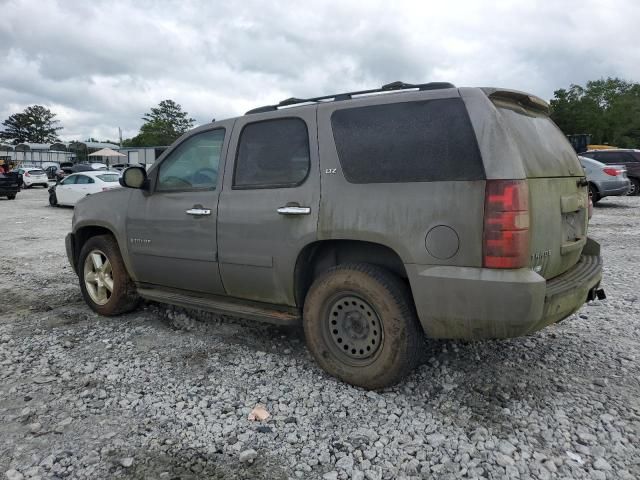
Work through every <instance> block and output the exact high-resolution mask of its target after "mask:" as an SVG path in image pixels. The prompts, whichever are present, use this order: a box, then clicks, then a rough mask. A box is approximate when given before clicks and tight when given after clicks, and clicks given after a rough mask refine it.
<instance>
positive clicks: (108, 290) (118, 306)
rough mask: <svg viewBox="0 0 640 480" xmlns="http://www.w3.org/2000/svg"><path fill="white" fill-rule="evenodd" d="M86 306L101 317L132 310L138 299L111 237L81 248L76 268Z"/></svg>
mask: <svg viewBox="0 0 640 480" xmlns="http://www.w3.org/2000/svg"><path fill="white" fill-rule="evenodd" d="M76 269H77V272H78V278H79V279H80V290H81V291H82V296H83V297H84V300H85V302H87V305H89V307H91V309H92V310H93V311H94V312H96V313H99V314H100V315H104V316H107V317H109V316H113V315H119V314H121V313H126V312H130V311H132V310H134V309H135V308H136V307H137V306H138V302H139V297H138V294H137V293H136V289H135V286H134V284H133V281H132V280H131V278H130V277H129V274H128V273H127V270H126V268H125V266H124V262H123V261H122V256H121V255H120V249H119V248H118V244H117V242H116V241H115V239H114V238H113V236H111V235H98V236H95V237H91V238H90V239H89V240H87V242H86V243H85V244H84V245H83V247H82V249H81V250H80V257H79V258H78V265H77V267H76Z"/></svg>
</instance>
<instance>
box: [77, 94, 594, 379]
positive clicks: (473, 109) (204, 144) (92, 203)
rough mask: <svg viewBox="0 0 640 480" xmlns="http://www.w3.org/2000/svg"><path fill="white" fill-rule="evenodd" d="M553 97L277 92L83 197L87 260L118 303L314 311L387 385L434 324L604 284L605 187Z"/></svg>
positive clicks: (330, 362) (466, 328)
mask: <svg viewBox="0 0 640 480" xmlns="http://www.w3.org/2000/svg"><path fill="white" fill-rule="evenodd" d="M548 113H549V112H548V105H547V104H546V103H545V102H544V101H542V100H541V99H539V98H537V97H535V96H532V95H529V94H526V93H521V92H516V91H512V90H503V89H496V88H455V87H454V86H453V85H451V84H448V83H428V84H421V85H410V84H404V83H400V82H395V83H393V84H389V85H385V86H384V87H382V88H380V89H375V90H367V91H360V92H351V93H343V94H337V95H330V96H324V97H318V98H307V99H288V100H285V101H283V102H281V103H280V104H278V105H270V106H266V107H261V108H257V109H254V110H251V111H249V112H247V113H246V114H245V115H243V116H241V117H238V118H232V119H228V120H222V121H217V122H213V123H211V124H208V125H204V126H201V127H199V128H197V129H195V130H193V131H191V132H189V133H187V134H185V135H184V136H183V137H181V138H180V139H179V140H178V141H176V142H175V143H174V144H173V145H172V146H171V147H170V148H169V149H168V150H167V151H166V152H165V153H164V154H163V155H162V156H161V157H160V158H159V159H158V160H157V162H156V163H155V164H154V165H153V166H152V167H151V168H150V169H149V171H148V172H147V171H145V170H144V169H143V168H139V167H130V168H128V169H127V170H125V172H124V174H123V176H122V179H121V183H122V184H123V186H125V187H129V188H124V189H119V190H112V191H109V192H104V193H100V194H97V195H92V196H90V197H87V198H85V199H84V200H82V201H81V202H80V203H78V205H77V206H76V208H75V213H74V218H73V226H72V232H71V233H69V235H68V236H67V238H66V247H67V253H68V256H69V261H70V262H71V265H72V266H73V268H74V270H75V271H76V272H77V274H78V277H79V279H80V288H81V289H82V294H83V296H84V298H85V300H86V302H87V304H88V305H89V306H90V307H91V308H92V309H93V310H95V311H96V312H98V313H99V314H102V315H117V314H120V313H123V312H127V311H130V310H132V309H134V308H136V306H137V305H138V301H139V299H140V298H144V299H147V300H152V301H156V302H162V303H167V304H173V305H180V306H184V307H189V308H195V309H203V310H208V311H214V312H220V313H224V314H229V315H235V316H239V317H244V318H251V319H256V320H261V321H267V322H273V323H276V324H287V325H288V324H296V323H298V322H302V324H303V326H304V331H305V336H306V340H307V344H308V348H309V350H310V351H311V353H312V354H313V356H314V357H315V359H316V361H317V362H318V364H319V365H320V366H321V367H322V368H323V369H325V370H326V371H327V372H329V373H330V374H332V375H335V376H336V377H338V378H340V379H342V380H344V381H346V382H348V383H351V384H354V385H359V386H362V387H365V388H370V389H376V388H382V387H385V386H388V385H390V384H393V383H394V382H397V381H398V380H399V379H400V378H402V377H403V376H404V375H406V374H407V373H409V372H410V371H411V370H412V368H413V367H414V366H415V365H416V364H417V362H418V360H419V358H420V357H421V353H422V350H423V349H424V348H425V345H426V344H425V342H423V337H424V335H426V336H427V337H431V338H459V339H469V340H476V339H486V338H507V337H515V336H519V335H526V334H529V333H531V332H535V331H536V330H539V329H541V328H543V327H545V326H547V325H550V324H552V323H555V322H558V321H560V320H562V319H564V318H565V317H567V316H568V315H570V314H572V313H573V312H575V311H576V310H577V309H578V308H580V306H581V305H582V304H583V303H584V302H586V301H587V300H589V299H592V298H594V296H597V295H603V294H604V292H602V290H601V289H600V288H599V284H600V280H601V275H602V273H601V272H602V261H601V258H600V248H599V245H598V244H597V243H596V242H595V241H593V240H591V239H589V238H588V237H587V222H588V218H587V211H588V189H587V185H588V184H587V181H586V179H585V177H584V172H583V170H582V168H581V166H580V163H579V162H578V158H577V156H576V154H575V153H574V151H573V149H572V148H571V145H570V144H569V143H568V142H567V140H566V138H565V136H564V135H563V134H562V133H561V132H560V130H559V129H558V128H557V127H556V125H555V124H554V123H553V122H552V121H551V120H550V119H549V116H548Z"/></svg>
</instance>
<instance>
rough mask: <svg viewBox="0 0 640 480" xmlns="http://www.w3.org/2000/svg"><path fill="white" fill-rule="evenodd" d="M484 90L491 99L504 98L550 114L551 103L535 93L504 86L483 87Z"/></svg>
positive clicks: (524, 106)
mask: <svg viewBox="0 0 640 480" xmlns="http://www.w3.org/2000/svg"><path fill="white" fill-rule="evenodd" d="M482 91H483V92H484V93H486V95H487V96H488V97H489V98H490V99H491V100H503V101H505V102H511V103H517V104H518V105H520V106H522V107H523V108H527V109H529V110H536V111H538V112H542V113H545V114H547V115H549V112H550V109H549V104H548V103H547V102H545V101H544V100H542V99H541V98H540V97H536V96H535V95H529V94H528V93H524V92H519V91H518V90H505V89H502V88H482Z"/></svg>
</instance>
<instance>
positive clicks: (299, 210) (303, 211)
mask: <svg viewBox="0 0 640 480" xmlns="http://www.w3.org/2000/svg"><path fill="white" fill-rule="evenodd" d="M278 213H279V214H280V215H309V214H310V213H311V207H296V206H286V207H280V208H279V209H278Z"/></svg>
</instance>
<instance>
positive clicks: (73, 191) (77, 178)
mask: <svg viewBox="0 0 640 480" xmlns="http://www.w3.org/2000/svg"><path fill="white" fill-rule="evenodd" d="M119 178H120V176H119V175H118V173H117V172H103V171H87V172H82V173H72V174H71V175H69V176H67V177H66V178H64V179H63V180H62V181H61V182H60V183H58V184H56V185H53V186H52V187H51V188H49V204H50V205H51V206H52V207H55V206H57V205H68V206H71V205H75V204H76V203H77V202H78V201H79V200H81V199H82V198H84V197H87V196H89V195H92V194H94V193H98V192H106V191H109V190H113V189H114V188H120V183H119V182H118V180H119Z"/></svg>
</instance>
